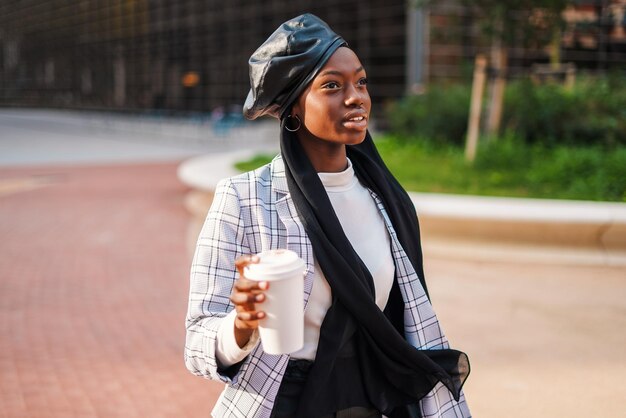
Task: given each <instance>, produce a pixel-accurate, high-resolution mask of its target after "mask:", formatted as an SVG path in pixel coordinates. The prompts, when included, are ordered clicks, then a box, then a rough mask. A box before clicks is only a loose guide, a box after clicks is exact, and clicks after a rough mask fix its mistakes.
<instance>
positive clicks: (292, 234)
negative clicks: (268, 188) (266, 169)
mask: <svg viewBox="0 0 626 418" xmlns="http://www.w3.org/2000/svg"><path fill="white" fill-rule="evenodd" d="M271 172H272V188H273V189H274V191H275V192H276V199H277V200H276V212H277V213H278V218H279V219H280V221H281V222H282V224H283V225H284V226H285V230H286V234H287V249H288V250H291V251H293V252H295V253H296V254H298V255H299V256H300V258H302V259H303V260H304V262H305V263H306V272H305V278H304V306H305V308H306V305H307V302H308V300H309V296H310V294H311V289H312V288H313V277H314V272H315V270H314V265H313V262H314V260H313V247H312V246H311V242H310V241H309V238H308V237H307V235H306V232H305V231H304V225H303V224H302V222H301V221H300V218H299V217H298V214H297V212H296V207H295V205H294V204H293V200H292V199H291V194H290V193H289V188H288V187H287V178H286V177H285V165H284V163H283V159H282V157H281V156H280V155H278V156H277V157H276V158H274V160H273V161H272V169H271Z"/></svg>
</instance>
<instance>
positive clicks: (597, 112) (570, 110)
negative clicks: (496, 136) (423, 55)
mask: <svg viewBox="0 0 626 418" xmlns="http://www.w3.org/2000/svg"><path fill="white" fill-rule="evenodd" d="M470 94H471V86H470V84H469V83H465V84H456V85H455V84H450V85H443V84H433V85H431V86H429V88H428V90H427V91H426V92H425V93H424V94H421V95H415V96H408V97H406V98H404V99H402V100H400V101H398V102H396V103H395V104H393V105H391V106H390V107H389V108H388V111H387V118H388V121H389V126H390V131H391V133H393V134H396V135H398V136H403V137H405V138H416V137H419V138H428V140H429V141H431V142H433V143H436V144H442V143H443V144H455V145H462V144H463V143H464V140H465V135H466V129H467V118H468V113H469V103H470ZM502 128H503V129H502V130H503V131H504V132H514V133H515V136H516V137H518V138H521V139H523V140H524V141H525V142H526V143H528V144H536V143H539V144H543V145H546V146H550V147H553V146H556V145H558V144H577V145H602V146H615V145H617V144H622V145H624V144H626V77H624V76H623V75H611V76H606V77H590V76H579V77H578V79H577V82H576V84H575V85H574V87H573V88H572V89H567V88H566V87H565V86H562V85H558V84H550V83H548V84H542V85H534V84H533V83H531V82H530V80H526V79H523V80H516V81H513V82H510V83H509V84H508V86H507V89H506V95H505V102H504V114H503V118H502Z"/></svg>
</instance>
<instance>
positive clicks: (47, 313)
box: [0, 164, 626, 418]
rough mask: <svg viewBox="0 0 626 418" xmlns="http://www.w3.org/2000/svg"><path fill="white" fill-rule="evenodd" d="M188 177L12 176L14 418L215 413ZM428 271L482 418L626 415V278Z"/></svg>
mask: <svg viewBox="0 0 626 418" xmlns="http://www.w3.org/2000/svg"><path fill="white" fill-rule="evenodd" d="M175 170H176V165H175V164H141V165H118V166H102V167H83V168H80V167H78V168H58V167H57V168H48V169H46V168H37V169H28V168H20V169H6V168H5V169H0V237H1V238H2V239H0V418H5V417H6V418H8V417H10V418H22V417H24V418H30V417H33V418H39V417H53V418H56V417H63V418H65V417H70V418H71V417H80V418H82V417H86V418H91V417H101V418H102V417H104V418H108V417H124V418H126V417H129V418H134V417H157V418H159V417H208V416H209V411H210V410H211V408H212V406H213V404H214V402H215V400H216V398H217V395H218V393H219V391H220V390H221V385H220V384H218V383H216V382H210V381H206V380H204V379H201V378H199V377H195V376H192V375H191V374H189V373H188V372H187V370H186V369H185V367H184V364H183V357H182V349H183V341H184V315H185V310H186V299H187V291H188V265H189V256H188V252H187V250H186V247H185V236H186V234H187V232H188V231H187V227H188V221H189V216H188V215H187V213H186V212H185V210H184V209H183V197H184V194H185V192H186V190H185V189H184V188H183V186H181V185H180V184H179V183H178V181H177V180H176V172H175ZM424 240H425V242H427V241H428V236H425V237H424ZM425 260H426V263H425V265H426V271H427V278H428V282H429V288H430V293H431V295H432V297H433V301H434V304H435V309H436V310H437V312H438V316H439V318H440V320H441V322H442V324H443V326H444V329H445V330H446V332H447V335H448V337H449V338H450V339H451V341H452V343H453V345H454V346H455V347H457V348H459V349H462V350H464V351H466V352H467V353H468V354H469V356H470V359H471V360H472V375H471V376H470V379H469V380H468V383H467V385H466V394H467V395H468V400H469V404H470V407H471V408H472V411H473V413H474V415H475V416H476V417H487V418H501V417H507V418H514V417H515V418H516V417H520V418H521V417H560V416H567V417H589V416H597V417H617V416H624V414H623V411H624V410H626V387H625V386H624V385H623V383H622V380H623V376H624V373H626V353H625V351H624V349H623V347H624V346H625V345H626V332H625V331H624V330H625V329H626V310H625V309H624V307H625V305H624V300H625V299H624V296H625V295H626V281H624V277H625V275H624V272H625V270H624V268H623V267H607V266H578V265H542V264H541V263H514V262H493V261H471V260H465V261H463V260H454V259H452V258H451V257H445V258H441V257H436V256H433V255H432V254H429V253H428V251H426V254H425Z"/></svg>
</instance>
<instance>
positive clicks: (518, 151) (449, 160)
mask: <svg viewBox="0 0 626 418" xmlns="http://www.w3.org/2000/svg"><path fill="white" fill-rule="evenodd" d="M376 146H377V147H378V150H379V151H380V153H381V155H382V157H383V159H384V160H385V163H386V164H387V166H388V167H389V169H390V170H391V172H392V173H393V174H394V176H396V178H397V179H398V180H399V181H400V183H402V185H403V186H404V187H405V188H406V189H407V190H411V191H416V192H432V193H454V194H474V195H484V196H511V197H532V198H552V199H578V200H604V201H617V202H626V147H623V146H621V147H617V148H615V149H611V150H607V149H603V148H601V147H594V146H576V147H573V146H567V147H566V146H558V147H553V148H546V147H542V146H540V145H534V146H529V145H524V144H523V143H522V142H520V141H516V140H515V139H514V138H506V137H505V138H501V139H500V140H499V141H496V142H493V143H490V144H487V145H483V146H482V148H481V149H480V150H479V153H478V157H477V159H476V161H475V163H474V164H468V163H467V162H466V161H465V159H464V155H463V149H461V148H459V147H454V146H433V145H432V142H430V141H420V140H419V139H411V140H406V139H398V138H395V137H392V136H384V135H383V136H379V137H378V139H377V140H376ZM272 158H273V156H268V155H259V156H256V157H254V158H253V159H252V160H249V161H243V162H240V163H237V164H236V167H237V168H238V169H239V170H241V171H248V170H252V169H254V168H257V167H259V166H261V165H263V164H266V163H267V162H269V161H270V160H271V159H272Z"/></svg>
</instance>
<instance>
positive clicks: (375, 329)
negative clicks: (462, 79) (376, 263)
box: [281, 121, 469, 418]
mask: <svg viewBox="0 0 626 418" xmlns="http://www.w3.org/2000/svg"><path fill="white" fill-rule="evenodd" d="M281 153H282V157H283V160H284V163H285V174H286V178H287V185H288V188H289V192H290V194H291V198H292V199H293V202H294V205H295V207H296V210H297V212H298V215H299V217H300V219H301V221H302V223H303V225H304V228H305V230H306V233H307V235H308V237H309V239H310V241H311V244H312V246H313V253H314V254H315V257H316V259H317V261H318V263H319V266H320V268H321V269H322V271H323V273H324V276H325V277H326V279H327V280H328V283H329V284H330V287H331V289H332V305H331V307H330V308H329V310H328V312H327V314H326V317H325V318H324V321H323V323H322V327H321V330H320V340H319V344H318V350H317V355H316V358H315V362H314V364H313V367H312V368H311V370H310V372H309V376H308V379H307V382H306V384H305V387H304V390H303V396H302V398H301V400H300V406H299V409H298V415H297V416H299V417H312V418H313V417H318V416H322V415H325V414H328V413H332V412H334V411H336V410H339V409H343V408H347V407H350V406H366V405H350V404H349V403H351V402H357V403H361V402H362V399H363V398H366V399H367V400H368V403H369V406H373V407H375V408H376V409H378V410H379V411H381V412H383V413H385V414H386V415H392V416H394V415H395V416H397V414H395V413H394V409H395V408H396V407H398V406H402V405H409V404H415V403H417V402H418V401H419V400H420V399H421V398H423V397H424V396H425V395H426V394H428V392H430V391H431V390H432V388H433V387H434V386H435V385H436V384H437V382H442V383H443V384H444V385H445V386H446V387H447V388H448V389H449V390H450V391H451V393H452V394H453V396H454V398H455V399H456V400H458V399H459V396H460V390H461V387H462V386H463V383H464V382H465V379H466V378H467V376H468V374H469V360H468V358H467V356H466V355H465V353H462V352H460V351H457V350H452V349H441V350H417V349H416V348H415V347H413V346H411V345H410V344H409V343H408V342H407V341H406V340H405V339H404V337H403V334H402V323H397V322H398V321H400V322H401V321H402V315H401V310H400V311H398V310H396V315H391V314H390V312H389V311H388V310H387V309H386V310H385V311H386V313H387V315H386V314H385V313H383V312H382V311H381V310H380V309H379V308H378V307H377V306H376V303H375V299H374V282H373V279H372V276H371V274H370V272H369V271H368V269H367V267H366V266H365V265H364V263H363V262H362V260H361V259H360V258H359V256H358V255H357V253H356V252H355V250H354V249H353V248H352V245H351V244H350V241H349V240H348V238H347V237H346V236H345V234H344V233H343V229H342V227H341V224H340V223H339V220H338V218H337V216H336V214H335V212H334V210H333V207H332V205H331V203H330V200H329V198H328V195H327V194H326V191H325V189H324V186H323V185H322V183H321V181H320V179H319V176H318V175H317V172H316V171H315V169H314V168H313V165H312V164H311V162H310V161H309V159H308V157H307V155H306V154H305V152H304V149H303V148H302V146H301V145H300V142H299V140H298V138H297V136H296V134H294V133H291V132H289V131H287V130H286V129H285V128H284V121H283V123H281ZM347 154H348V157H349V158H350V160H351V161H352V165H353V167H354V171H355V174H356V176H357V178H358V179H359V181H360V182H361V183H362V184H363V185H364V186H366V187H368V188H369V189H371V190H372V191H373V192H374V193H376V194H377V195H378V197H379V198H380V199H381V200H382V202H383V204H384V207H385V209H386V211H387V213H388V214H389V217H390V219H391V222H392V224H393V227H394V230H395V231H396V234H397V235H398V239H399V241H400V243H401V244H402V248H403V249H404V251H405V252H406V254H407V256H408V257H409V259H410V261H411V264H412V265H413V267H414V269H415V271H416V273H417V275H418V276H419V279H420V282H421V283H422V286H423V287H424V290H426V283H425V281H424V271H423V268H422V250H421V244H420V232H419V225H418V221H417V214H416V212H415V208H414V207H413V204H412V202H411V200H410V198H409V196H408V195H407V193H406V192H405V190H404V189H403V188H402V186H400V184H399V183H398V182H397V180H396V179H395V178H394V177H393V175H392V174H391V173H390V172H389V170H388V169H387V167H386V166H385V164H384V162H383V160H382V159H381V157H380V155H379V154H378V151H377V150H376V148H375V146H374V143H373V141H372V139H371V137H370V135H369V132H368V133H367V136H366V138H365V140H364V141H363V143H361V144H359V145H354V146H347ZM364 227H367V225H364ZM400 297H401V296H400V292H399V288H398V284H397V281H396V282H395V283H394V287H393V288H392V292H391V294H390V301H389V302H388V307H389V305H391V304H392V301H393V300H395V301H396V302H399V303H400V305H401V303H402V302H401V299H399V298H400ZM398 312H400V314H399V315H398ZM394 318H395V321H396V323H392V321H393V320H394ZM346 375H350V376H346ZM355 386H358V388H355ZM346 388H349V391H352V392H353V393H357V395H354V396H352V398H350V396H348V397H347V398H346V397H342V396H338V395H337V391H342V390H344V389H346ZM359 394H360V395H359ZM355 396H356V397H355ZM342 403H343V404H342Z"/></svg>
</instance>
